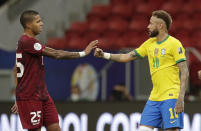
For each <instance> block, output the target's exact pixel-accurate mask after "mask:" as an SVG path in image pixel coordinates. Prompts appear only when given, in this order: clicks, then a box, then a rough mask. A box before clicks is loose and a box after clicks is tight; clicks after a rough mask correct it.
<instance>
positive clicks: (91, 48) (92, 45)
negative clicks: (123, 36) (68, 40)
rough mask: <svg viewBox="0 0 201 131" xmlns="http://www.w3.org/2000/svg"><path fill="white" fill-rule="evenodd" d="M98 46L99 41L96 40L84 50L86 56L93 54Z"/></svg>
mask: <svg viewBox="0 0 201 131" xmlns="http://www.w3.org/2000/svg"><path fill="white" fill-rule="evenodd" d="M97 44H98V40H94V41H92V42H90V43H89V45H88V46H87V47H86V48H85V50H84V52H85V53H86V55H88V54H89V53H91V51H92V50H93V49H95V48H96V47H97Z"/></svg>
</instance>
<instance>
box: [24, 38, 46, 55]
mask: <svg viewBox="0 0 201 131" xmlns="http://www.w3.org/2000/svg"><path fill="white" fill-rule="evenodd" d="M22 47H23V50H24V51H25V52H27V53H30V54H35V55H42V52H43V50H44V48H45V45H43V44H41V43H39V42H38V41H37V40H35V39H25V40H23V45H22Z"/></svg>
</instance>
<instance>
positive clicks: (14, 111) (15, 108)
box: [11, 102, 18, 114]
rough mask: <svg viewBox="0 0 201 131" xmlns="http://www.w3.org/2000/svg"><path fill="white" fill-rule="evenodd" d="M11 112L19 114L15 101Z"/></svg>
mask: <svg viewBox="0 0 201 131" xmlns="http://www.w3.org/2000/svg"><path fill="white" fill-rule="evenodd" d="M11 112H12V113H15V114H17V113H18V107H17V104H16V102H15V104H14V105H13V107H12V108H11Z"/></svg>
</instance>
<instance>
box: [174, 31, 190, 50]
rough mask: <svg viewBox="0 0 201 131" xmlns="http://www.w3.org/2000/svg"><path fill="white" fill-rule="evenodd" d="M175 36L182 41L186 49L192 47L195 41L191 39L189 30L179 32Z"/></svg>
mask: <svg viewBox="0 0 201 131" xmlns="http://www.w3.org/2000/svg"><path fill="white" fill-rule="evenodd" d="M174 36H175V37H176V38H177V39H178V40H180V41H181V43H182V44H183V46H184V47H192V45H193V41H192V39H191V37H190V32H189V31H188V30H186V29H180V30H177V32H176V33H175V35H174Z"/></svg>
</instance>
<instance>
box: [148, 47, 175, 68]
mask: <svg viewBox="0 0 201 131" xmlns="http://www.w3.org/2000/svg"><path fill="white" fill-rule="evenodd" d="M148 57H149V60H150V62H152V63H153V67H157V65H158V66H159V65H164V64H167V63H169V62H170V61H172V60H173V56H172V53H171V48H170V47H169V46H164V45H163V46H162V45H155V46H150V47H149V48H148ZM154 63H155V66H154Z"/></svg>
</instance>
